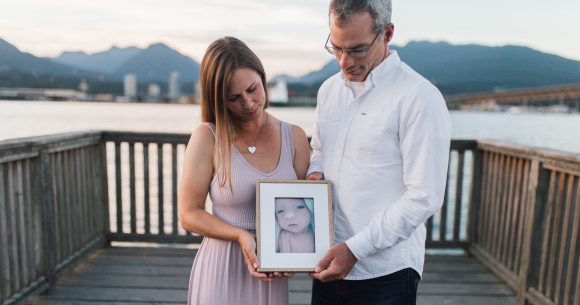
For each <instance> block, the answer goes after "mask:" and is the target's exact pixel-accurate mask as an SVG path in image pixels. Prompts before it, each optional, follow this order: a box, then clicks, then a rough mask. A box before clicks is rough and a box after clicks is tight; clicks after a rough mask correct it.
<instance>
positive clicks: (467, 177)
mask: <svg viewBox="0 0 580 305" xmlns="http://www.w3.org/2000/svg"><path fill="white" fill-rule="evenodd" d="M476 147H477V143H476V141H473V140H453V141H452V142H451V150H450V154H449V170H448V173H447V187H446V189H445V197H444V199H443V206H442V207H441V210H440V211H439V212H438V213H437V214H435V215H434V216H432V217H430V218H429V219H428V220H427V223H426V224H425V226H426V228H427V240H426V246H427V248H445V249H448V248H461V249H464V250H467V248H468V247H469V242H468V237H469V231H468V228H469V224H468V222H469V220H470V218H469V217H468V214H469V192H470V191H471V186H472V179H473V177H472V173H473V171H472V167H473V158H474V151H475V149H476Z"/></svg>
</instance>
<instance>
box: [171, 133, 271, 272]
mask: <svg viewBox="0 0 580 305" xmlns="http://www.w3.org/2000/svg"><path fill="white" fill-rule="evenodd" d="M214 145H215V142H214V138H213V134H212V132H211V130H210V129H209V128H207V127H206V126H203V125H202V126H199V127H198V128H197V129H196V130H195V131H194V132H193V133H192V135H191V138H190V139H189V143H188V144H187V148H186V150H185V158H184V163H183V173H182V178H181V184H180V187H179V218H180V223H181V226H182V227H183V228H184V229H185V230H187V231H189V232H192V233H197V234H199V235H202V236H205V237H211V238H216V239H224V240H231V241H235V242H237V243H238V244H239V245H240V248H241V249H242V252H243V253H244V259H245V260H246V265H247V267H248V271H249V272H250V274H251V275H252V276H254V277H256V278H258V279H260V280H267V281H269V280H271V278H269V277H268V275H267V274H265V273H259V272H257V271H256V268H257V267H258V265H259V262H258V258H257V256H256V240H255V237H254V235H253V234H251V233H249V232H248V231H246V230H243V229H240V228H238V227H235V226H232V225H230V224H228V223H226V222H224V221H222V220H220V219H218V218H217V217H215V216H214V215H212V214H210V213H208V212H207V211H206V210H205V201H206V198H207V194H208V192H209V187H210V183H211V180H212V178H213V172H214V165H213V157H214Z"/></svg>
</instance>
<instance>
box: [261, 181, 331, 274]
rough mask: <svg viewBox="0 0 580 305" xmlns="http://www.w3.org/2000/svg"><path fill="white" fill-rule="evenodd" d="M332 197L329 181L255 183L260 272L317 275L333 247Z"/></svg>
mask: <svg viewBox="0 0 580 305" xmlns="http://www.w3.org/2000/svg"><path fill="white" fill-rule="evenodd" d="M331 194H332V191H331V183H330V181H327V180H258V181H257V182H256V204H257V205H256V237H257V246H258V250H257V252H258V259H259V260H260V266H259V267H258V271H260V272H273V271H289V272H313V271H314V267H315V266H316V264H317V263H318V261H319V260H320V259H321V258H322V257H323V256H324V254H325V253H326V251H327V250H328V249H329V248H330V247H331V246H332V244H333V236H334V234H333V223H332V220H333V217H332V198H331Z"/></svg>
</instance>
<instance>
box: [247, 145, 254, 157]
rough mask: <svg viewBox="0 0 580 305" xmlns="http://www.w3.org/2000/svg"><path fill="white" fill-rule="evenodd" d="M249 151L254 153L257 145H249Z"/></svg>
mask: <svg viewBox="0 0 580 305" xmlns="http://www.w3.org/2000/svg"><path fill="white" fill-rule="evenodd" d="M248 151H249V152H250V153H251V154H252V155H253V154H254V153H255V152H256V146H248Z"/></svg>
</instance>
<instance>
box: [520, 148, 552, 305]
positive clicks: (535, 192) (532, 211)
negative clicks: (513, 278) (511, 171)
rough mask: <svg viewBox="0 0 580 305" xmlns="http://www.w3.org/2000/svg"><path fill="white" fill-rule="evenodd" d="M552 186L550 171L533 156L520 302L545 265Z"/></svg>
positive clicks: (521, 268) (522, 301)
mask: <svg viewBox="0 0 580 305" xmlns="http://www.w3.org/2000/svg"><path fill="white" fill-rule="evenodd" d="M548 187H549V175H548V171H546V170H545V169H543V168H542V163H541V162H540V160H539V159H537V158H536V159H533V160H532V163H531V168H530V178H529V181H528V186H527V193H528V195H527V201H526V202H525V207H526V213H525V216H524V217H525V225H526V226H525V230H524V241H523V246H522V260H521V263H520V264H521V265H520V273H519V286H518V291H517V300H518V304H522V305H524V304H526V293H527V291H528V287H530V286H533V285H535V284H537V282H538V277H539V274H538V273H539V267H540V265H541V259H542V257H541V256H542V255H541V251H542V239H543V237H544V226H545V222H546V218H545V214H546V213H545V212H546V210H547V204H546V202H547V197H548V196H547V195H548Z"/></svg>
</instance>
